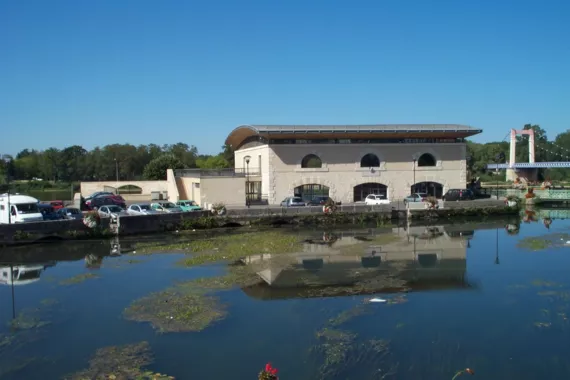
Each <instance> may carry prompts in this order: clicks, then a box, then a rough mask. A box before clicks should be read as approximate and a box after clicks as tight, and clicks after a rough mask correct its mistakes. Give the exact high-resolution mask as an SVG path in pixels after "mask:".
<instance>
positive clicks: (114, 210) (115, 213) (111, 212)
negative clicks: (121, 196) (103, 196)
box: [97, 205, 129, 220]
mask: <svg viewBox="0 0 570 380" xmlns="http://www.w3.org/2000/svg"><path fill="white" fill-rule="evenodd" d="M97 212H98V213H99V215H100V216H101V217H103V218H111V219H113V220H117V218H118V217H119V216H124V215H129V214H128V213H127V212H126V211H125V210H123V209H122V208H120V207H119V206H113V205H111V206H101V207H99V208H98V209H97Z"/></svg>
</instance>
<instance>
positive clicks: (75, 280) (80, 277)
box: [59, 273, 99, 285]
mask: <svg viewBox="0 0 570 380" xmlns="http://www.w3.org/2000/svg"><path fill="white" fill-rule="evenodd" d="M93 278H99V276H98V275H96V274H95V273H82V274H78V275H77V276H73V277H70V278H67V279H65V280H62V281H60V282H59V284H60V285H75V284H80V283H82V282H83V281H86V280H89V279H93Z"/></svg>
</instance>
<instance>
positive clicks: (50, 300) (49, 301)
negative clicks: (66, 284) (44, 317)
mask: <svg viewBox="0 0 570 380" xmlns="http://www.w3.org/2000/svg"><path fill="white" fill-rule="evenodd" d="M58 303H59V301H58V300H57V299H55V298H44V299H43V300H41V301H40V304H42V305H43V306H54V305H57V304H58Z"/></svg>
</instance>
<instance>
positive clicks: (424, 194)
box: [418, 193, 428, 198]
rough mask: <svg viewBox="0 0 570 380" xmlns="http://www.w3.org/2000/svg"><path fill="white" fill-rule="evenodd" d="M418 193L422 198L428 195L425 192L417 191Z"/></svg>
mask: <svg viewBox="0 0 570 380" xmlns="http://www.w3.org/2000/svg"><path fill="white" fill-rule="evenodd" d="M418 195H419V196H420V197H422V198H426V197H427V196H428V195H427V194H426V193H418Z"/></svg>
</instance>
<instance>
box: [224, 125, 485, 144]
mask: <svg viewBox="0 0 570 380" xmlns="http://www.w3.org/2000/svg"><path fill="white" fill-rule="evenodd" d="M481 132H482V130H481V129H477V128H473V127H469V126H466V125H459V124H394V125H388V124H386V125H240V126H239V127H237V128H235V129H234V130H233V131H231V132H230V134H229V135H228V137H227V138H226V144H228V145H230V146H231V147H232V148H234V149H237V148H238V147H239V146H240V145H241V144H242V143H243V142H244V141H245V140H246V139H247V138H249V137H251V136H260V137H264V138H267V139H269V138H271V139H280V140H281V139H282V140H285V139H295V138H304V139H327V138H330V139H350V138H359V139H377V138H386V139H390V138H465V137H469V136H473V135H476V134H478V133H481Z"/></svg>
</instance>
